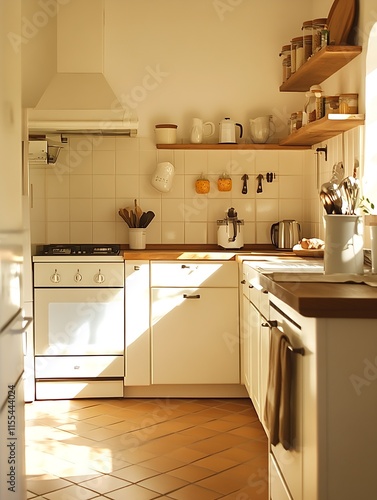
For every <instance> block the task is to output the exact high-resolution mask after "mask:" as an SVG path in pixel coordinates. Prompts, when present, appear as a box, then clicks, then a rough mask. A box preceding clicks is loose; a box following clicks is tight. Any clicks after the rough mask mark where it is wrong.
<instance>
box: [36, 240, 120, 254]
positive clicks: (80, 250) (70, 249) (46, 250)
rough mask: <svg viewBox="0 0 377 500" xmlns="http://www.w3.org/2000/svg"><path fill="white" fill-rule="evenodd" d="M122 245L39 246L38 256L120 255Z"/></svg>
mask: <svg viewBox="0 0 377 500" xmlns="http://www.w3.org/2000/svg"><path fill="white" fill-rule="evenodd" d="M119 254H120V245H117V244H108V243H105V244H103V245H95V244H83V245H71V244H65V243H63V244H60V245H58V244H52V245H39V246H37V255H119Z"/></svg>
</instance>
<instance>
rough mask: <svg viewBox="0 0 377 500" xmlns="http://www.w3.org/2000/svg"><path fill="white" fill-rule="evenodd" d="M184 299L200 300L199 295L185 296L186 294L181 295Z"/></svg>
mask: <svg viewBox="0 0 377 500" xmlns="http://www.w3.org/2000/svg"><path fill="white" fill-rule="evenodd" d="M183 298H184V299H200V295H199V294H198V295H187V293H184V294H183Z"/></svg>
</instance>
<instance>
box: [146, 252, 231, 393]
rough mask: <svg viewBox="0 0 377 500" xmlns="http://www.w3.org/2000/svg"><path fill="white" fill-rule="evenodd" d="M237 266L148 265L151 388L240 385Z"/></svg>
mask: <svg viewBox="0 0 377 500" xmlns="http://www.w3.org/2000/svg"><path fill="white" fill-rule="evenodd" d="M238 315H239V308H238V268H237V263H236V262H215V261H211V262H205V263H198V262H179V263H177V261H175V262H152V263H151V346H152V347H151V349H152V351H151V364H152V383H153V384H239V383H240V373H239V356H240V349H239V327H238V326H239V319H238Z"/></svg>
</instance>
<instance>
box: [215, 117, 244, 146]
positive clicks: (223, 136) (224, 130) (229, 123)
mask: <svg viewBox="0 0 377 500" xmlns="http://www.w3.org/2000/svg"><path fill="white" fill-rule="evenodd" d="M236 127H238V128H239V129H240V139H241V137H242V133H243V127H242V125H241V123H236V122H234V121H233V120H231V119H230V118H224V120H221V122H220V123H219V143H220V144H236V143H237V140H236Z"/></svg>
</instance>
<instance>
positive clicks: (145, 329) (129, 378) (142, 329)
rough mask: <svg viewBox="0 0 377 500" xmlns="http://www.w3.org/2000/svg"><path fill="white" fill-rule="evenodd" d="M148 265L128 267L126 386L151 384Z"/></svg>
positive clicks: (144, 262)
mask: <svg viewBox="0 0 377 500" xmlns="http://www.w3.org/2000/svg"><path fill="white" fill-rule="evenodd" d="M149 290H150V289H149V261H147V260H140V261H137V260H133V261H126V263H125V297H126V299H125V300H126V306H125V311H126V318H125V325H126V328H125V330H126V335H125V370H124V373H125V378H124V382H125V386H144V385H150V383H151V339H150V328H149V307H150V299H149Z"/></svg>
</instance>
